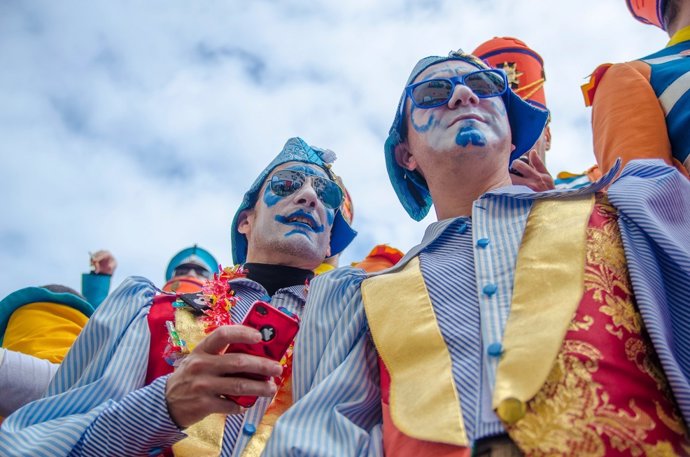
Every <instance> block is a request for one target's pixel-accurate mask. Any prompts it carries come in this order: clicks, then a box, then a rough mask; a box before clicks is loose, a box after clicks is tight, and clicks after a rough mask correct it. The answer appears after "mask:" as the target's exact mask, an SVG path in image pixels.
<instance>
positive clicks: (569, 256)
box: [265, 51, 690, 457]
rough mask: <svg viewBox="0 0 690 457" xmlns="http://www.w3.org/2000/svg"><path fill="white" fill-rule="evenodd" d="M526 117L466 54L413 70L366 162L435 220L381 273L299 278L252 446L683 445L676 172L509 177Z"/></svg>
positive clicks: (689, 209) (585, 451) (496, 75)
mask: <svg viewBox="0 0 690 457" xmlns="http://www.w3.org/2000/svg"><path fill="white" fill-rule="evenodd" d="M546 117H547V114H546V112H544V111H542V110H539V109H538V108H535V107H533V106H531V105H529V104H528V103H526V102H525V101H523V100H521V99H520V97H518V96H517V95H516V94H515V93H514V92H512V91H511V90H510V88H509V87H508V81H507V78H506V76H505V73H503V72H502V71H501V70H497V69H489V68H488V67H487V66H486V65H485V64H484V63H483V62H481V61H480V60H479V59H477V58H476V57H474V56H471V55H467V54H464V53H462V52H461V51H458V52H452V53H450V54H449V55H448V56H446V57H442V56H431V57H426V58H424V59H422V60H420V61H419V62H418V63H417V65H416V66H415V67H414V69H413V70H412V73H411V75H410V77H409V79H408V81H407V84H406V87H405V90H404V92H403V94H402V96H401V99H400V102H399V105H398V109H397V111H396V116H395V120H394V122H393V126H392V127H391V129H390V133H389V137H388V139H387V141H386V144H385V147H384V151H385V159H386V165H387V169H388V174H389V177H390V179H391V183H392V184H393V188H394V189H395V191H396V193H397V195H398V198H399V200H400V202H401V203H402V205H403V207H404V208H405V210H406V211H407V213H408V214H409V215H410V216H411V217H412V218H413V219H415V220H421V219H422V218H424V217H425V216H426V215H427V213H428V212H429V210H430V208H431V206H432V203H433V206H434V208H435V211H436V216H437V218H438V222H434V223H433V224H432V225H431V226H429V227H428V229H427V231H426V233H425V235H424V239H423V240H422V242H421V244H419V245H418V246H416V247H413V248H412V249H411V250H410V251H408V253H407V254H406V255H405V257H404V258H403V259H402V260H400V261H399V262H398V263H397V264H396V266H395V267H393V268H391V269H388V270H386V271H384V272H381V273H379V274H370V275H367V274H366V273H364V272H363V271H361V270H357V269H353V268H342V269H339V270H337V271H335V272H333V273H331V274H328V275H325V276H322V277H319V278H316V279H315V280H314V281H313V283H312V286H311V291H310V295H309V303H308V304H307V306H306V310H305V314H304V315H303V318H302V323H301V328H300V332H299V334H298V336H297V341H296V343H295V364H294V370H293V373H294V380H293V382H294V388H293V394H294V395H295V398H294V400H295V402H294V404H293V405H292V407H291V408H290V409H289V410H288V411H287V412H286V413H285V414H283V415H282V416H281V418H280V420H278V422H277V424H276V426H275V428H274V430H273V434H272V435H271V438H270V441H269V442H268V444H267V446H266V454H265V455H275V456H281V457H283V456H298V455H299V456H303V455H309V456H325V455H329V456H330V455H338V456H341V455H342V456H372V455H381V454H383V453H385V454H387V455H394V456H396V457H400V456H402V457H407V456H413V457H425V456H456V457H458V456H468V457H469V456H470V455H477V456H519V455H563V456H582V455H601V456H608V455H688V450H689V449H690V441H689V440H688V434H687V428H686V425H685V424H686V423H688V420H689V419H690V382H689V379H690V357H688V354H689V353H688V351H687V348H688V347H690V332H689V331H688V328H690V314H688V313H687V284H688V282H689V281H690V249H689V248H688V245H689V244H688V243H687V234H688V233H690V198H689V197H690V182H688V180H687V179H686V178H684V177H683V176H682V175H681V174H679V173H678V171H677V170H676V169H674V168H673V167H670V166H667V165H665V164H663V163H662V162H660V161H633V162H631V163H630V164H628V166H627V167H626V168H625V169H624V170H623V171H622V173H621V174H620V176H619V177H618V178H617V180H616V181H615V182H613V184H611V182H612V180H613V177H614V175H616V174H617V172H618V171H619V169H618V167H614V168H615V169H614V170H612V171H611V173H609V174H607V175H606V176H604V177H603V178H602V179H601V180H600V181H599V182H597V183H594V184H590V185H589V186H586V187H583V188H581V189H575V190H550V191H547V192H532V191H530V190H528V189H526V188H525V187H522V186H513V185H511V180H510V175H509V171H508V169H509V165H510V162H511V161H512V160H515V159H516V158H517V157H519V156H521V155H522V154H524V152H525V151H526V150H528V149H529V148H530V147H531V146H532V145H533V144H534V143H535V141H536V139H537V138H538V137H539V135H540V134H541V132H542V130H543V128H544V125H545V123H546ZM609 185H610V187H608V193H607V194H604V193H602V192H601V191H602V190H603V189H605V188H606V187H607V186H609Z"/></svg>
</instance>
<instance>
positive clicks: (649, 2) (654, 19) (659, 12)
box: [625, 0, 666, 30]
mask: <svg viewBox="0 0 690 457" xmlns="http://www.w3.org/2000/svg"><path fill="white" fill-rule="evenodd" d="M625 3H626V4H627V5H628V9H629V10H630V14H632V15H633V17H634V18H635V19H637V20H638V21H640V22H642V23H643V24H651V25H656V26H657V27H659V28H660V29H662V30H666V25H665V24H664V4H665V3H666V0H626V2H625Z"/></svg>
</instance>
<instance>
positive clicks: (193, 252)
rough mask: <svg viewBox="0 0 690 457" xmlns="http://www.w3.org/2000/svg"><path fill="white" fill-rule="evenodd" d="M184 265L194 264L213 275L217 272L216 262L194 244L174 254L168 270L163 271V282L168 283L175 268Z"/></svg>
mask: <svg viewBox="0 0 690 457" xmlns="http://www.w3.org/2000/svg"><path fill="white" fill-rule="evenodd" d="M185 263H196V264H199V265H203V266H205V267H206V268H207V269H208V271H210V272H211V273H215V272H217V271H218V261H217V260H216V258H215V257H213V256H212V255H211V253H210V252H208V251H207V250H206V249H203V248H200V247H199V246H197V245H196V244H195V245H194V246H192V247H190V248H185V249H183V250H181V251H180V252H178V253H177V254H175V255H174V256H173V258H172V259H170V263H168V268H167V269H166V270H165V280H166V281H170V280H171V279H172V277H173V274H174V273H175V268H177V267H179V266H180V265H184V264H185Z"/></svg>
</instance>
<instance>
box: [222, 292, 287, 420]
mask: <svg viewBox="0 0 690 457" xmlns="http://www.w3.org/2000/svg"><path fill="white" fill-rule="evenodd" d="M242 325H246V326H247V327H252V328H254V329H256V330H258V331H259V333H261V341H260V342H259V343H256V344H244V343H243V344H232V345H230V347H228V349H227V351H226V352H241V353H244V354H250V355H255V356H259V357H266V358H269V359H272V360H275V361H276V362H280V360H281V359H282V358H283V356H284V355H285V352H286V351H287V350H288V348H289V347H290V344H291V343H292V342H293V340H294V339H295V335H297V330H299V320H298V319H297V318H296V317H293V316H292V315H288V314H287V313H284V312H283V311H280V310H278V309H276V308H274V307H273V306H271V305H269V304H268V303H266V302H263V301H257V302H255V303H254V304H253V305H252V307H251V308H250V309H249V311H248V312H247V315H246V316H245V318H244V321H242ZM236 376H242V377H245V378H250V379H257V380H261V381H268V379H269V378H268V377H266V376H258V375H255V374H252V373H238V374H237V375H236ZM277 384H278V383H277ZM227 398H229V399H230V400H232V401H234V402H235V403H237V404H238V405H240V406H243V407H245V408H249V407H250V406H252V405H254V403H255V402H256V399H257V397H255V396H234V395H228V396H227Z"/></svg>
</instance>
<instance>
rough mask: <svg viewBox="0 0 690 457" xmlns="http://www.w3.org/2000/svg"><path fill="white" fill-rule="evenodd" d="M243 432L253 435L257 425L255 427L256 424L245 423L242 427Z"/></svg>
mask: <svg viewBox="0 0 690 457" xmlns="http://www.w3.org/2000/svg"><path fill="white" fill-rule="evenodd" d="M242 433H244V434H245V435H247V436H252V435H253V434H254V433H256V427H254V424H244V427H242Z"/></svg>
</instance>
